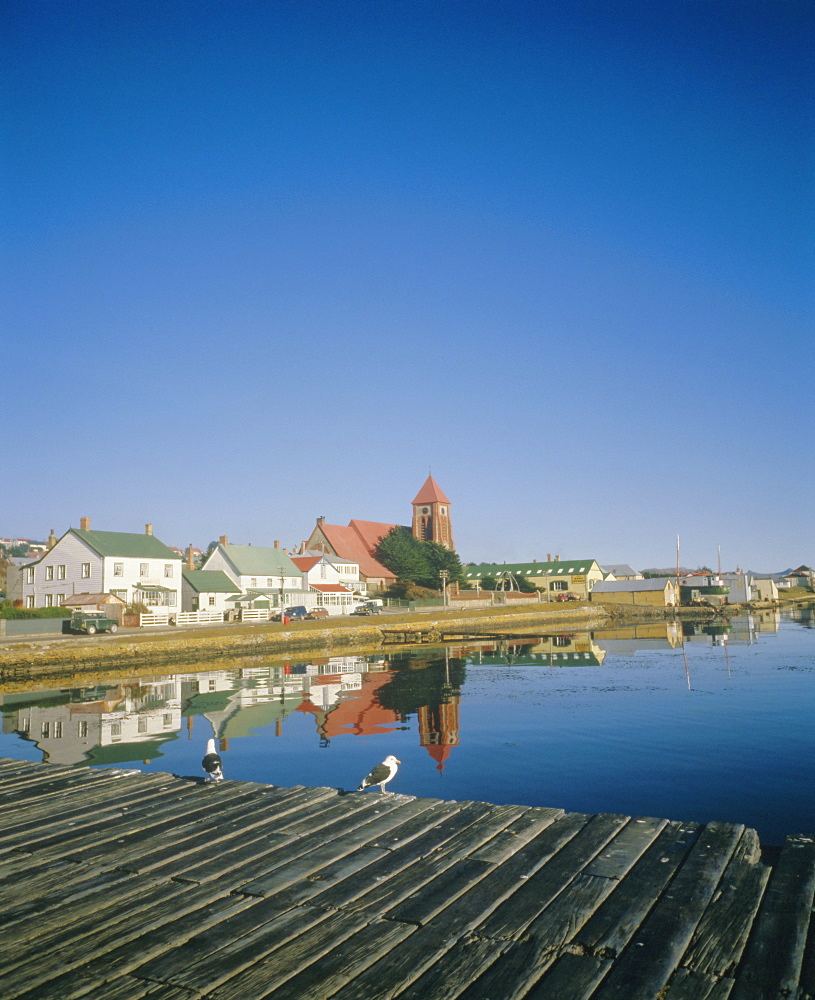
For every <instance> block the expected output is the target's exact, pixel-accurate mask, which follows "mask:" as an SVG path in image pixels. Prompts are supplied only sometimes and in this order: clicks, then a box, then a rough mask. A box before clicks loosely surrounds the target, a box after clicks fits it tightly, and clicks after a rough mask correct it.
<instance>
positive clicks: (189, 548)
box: [187, 542, 195, 569]
mask: <svg viewBox="0 0 815 1000" xmlns="http://www.w3.org/2000/svg"><path fill="white" fill-rule="evenodd" d="M187 569H195V556H194V555H193V554H192V542H190V544H189V545H188V546H187Z"/></svg>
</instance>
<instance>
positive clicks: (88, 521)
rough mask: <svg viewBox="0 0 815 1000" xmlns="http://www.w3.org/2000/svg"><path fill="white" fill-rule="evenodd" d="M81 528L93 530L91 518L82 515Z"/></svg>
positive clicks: (82, 529)
mask: <svg viewBox="0 0 815 1000" xmlns="http://www.w3.org/2000/svg"><path fill="white" fill-rule="evenodd" d="M79 530H80V531H90V530H91V519H90V518H89V517H80V519H79Z"/></svg>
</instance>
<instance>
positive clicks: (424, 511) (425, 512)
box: [422, 507, 430, 514]
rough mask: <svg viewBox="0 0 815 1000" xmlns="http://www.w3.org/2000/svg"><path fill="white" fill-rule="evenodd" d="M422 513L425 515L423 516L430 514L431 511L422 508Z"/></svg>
mask: <svg viewBox="0 0 815 1000" xmlns="http://www.w3.org/2000/svg"><path fill="white" fill-rule="evenodd" d="M422 513H423V514H429V513H430V511H429V510H428V508H427V507H422Z"/></svg>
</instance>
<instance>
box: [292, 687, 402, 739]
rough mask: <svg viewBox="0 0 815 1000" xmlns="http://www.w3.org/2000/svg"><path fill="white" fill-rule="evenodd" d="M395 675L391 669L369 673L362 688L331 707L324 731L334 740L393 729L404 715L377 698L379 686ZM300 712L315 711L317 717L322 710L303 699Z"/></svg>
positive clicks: (347, 694) (388, 731)
mask: <svg viewBox="0 0 815 1000" xmlns="http://www.w3.org/2000/svg"><path fill="white" fill-rule="evenodd" d="M392 676H393V674H392V673H391V671H390V670H386V671H383V672H382V673H370V674H365V676H364V677H363V678H362V688H361V689H360V690H359V691H353V692H347V693H344V694H343V695H342V700H341V701H339V702H337V704H336V705H335V706H334V707H333V708H332V709H330V710H329V712H328V715H327V717H326V719H325V722H324V724H323V726H322V727H321V729H320V731H321V733H322V734H323V735H324V736H326V737H328V738H329V739H331V738H332V737H334V736H342V735H344V734H350V735H352V736H373V735H375V734H377V733H390V732H392V731H393V727H394V726H397V725H399V724H400V723H401V718H400V716H399V714H398V713H397V712H394V711H392V710H391V709H389V708H383V707H382V706H381V705H380V704H379V699H378V698H377V697H376V689H377V688H380V687H382V685H383V684H387V683H388V681H389V680H390V679H391V677H392ZM298 711H301V712H311V713H312V714H313V715H314V716H315V717H317V715H318V713H319V714H322V713H320V710H319V709H317V708H316V707H315V706H314V705H313V704H312V703H311V702H310V701H308V699H306V700H305V701H303V703H302V704H301V705H300V707H299V708H298Z"/></svg>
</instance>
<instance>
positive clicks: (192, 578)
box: [181, 569, 238, 611]
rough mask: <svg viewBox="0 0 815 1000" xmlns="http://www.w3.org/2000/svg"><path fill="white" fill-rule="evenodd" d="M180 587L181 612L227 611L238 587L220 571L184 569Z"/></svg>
mask: <svg viewBox="0 0 815 1000" xmlns="http://www.w3.org/2000/svg"><path fill="white" fill-rule="evenodd" d="M182 580H183V582H182V586H181V609H182V611H228V610H229V609H230V608H232V607H234V604H232V603H231V602H230V601H229V598H230V597H232V596H233V595H235V594H236V593H238V585H237V584H236V583H233V582H232V580H231V579H230V578H229V577H228V576H227V575H226V573H224V572H223V571H221V570H206V569H185V570H184V571H183V577H182Z"/></svg>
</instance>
